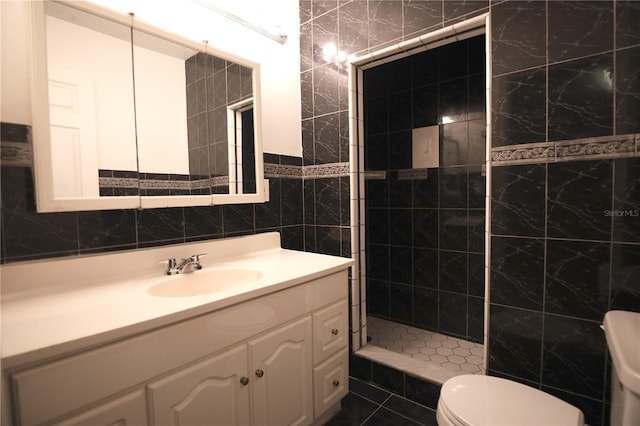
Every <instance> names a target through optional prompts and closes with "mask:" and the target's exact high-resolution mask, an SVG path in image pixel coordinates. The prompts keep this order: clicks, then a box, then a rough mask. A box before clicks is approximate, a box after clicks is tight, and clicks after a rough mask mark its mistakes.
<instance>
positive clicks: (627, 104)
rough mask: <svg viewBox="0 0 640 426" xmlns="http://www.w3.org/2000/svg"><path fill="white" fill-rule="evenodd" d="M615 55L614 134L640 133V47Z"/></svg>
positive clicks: (618, 52) (619, 51)
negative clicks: (639, 71)
mask: <svg viewBox="0 0 640 426" xmlns="http://www.w3.org/2000/svg"><path fill="white" fill-rule="evenodd" d="M615 54H616V96H615V98H616V118H615V119H616V134H618V135H623V134H627V133H640V120H639V119H638V117H640V74H639V73H638V69H640V46H636V47H632V48H629V49H623V50H617V51H616V53H615Z"/></svg>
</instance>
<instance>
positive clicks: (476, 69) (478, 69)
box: [465, 34, 487, 90]
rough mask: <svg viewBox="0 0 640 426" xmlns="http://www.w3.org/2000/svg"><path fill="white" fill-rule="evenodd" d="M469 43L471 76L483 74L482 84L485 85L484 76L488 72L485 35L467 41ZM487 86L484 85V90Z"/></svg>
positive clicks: (468, 53) (468, 54)
mask: <svg viewBox="0 0 640 426" xmlns="http://www.w3.org/2000/svg"><path fill="white" fill-rule="evenodd" d="M465 42H466V43H467V57H468V68H467V70H468V71H467V72H468V74H469V75H477V74H482V80H483V81H482V82H483V83H484V74H485V73H486V72H487V66H486V59H487V53H486V50H487V46H486V37H485V35H484V34H480V35H477V36H475V37H472V38H470V39H467V40H465ZM484 88H485V86H484V84H483V86H482V89H483V90H484Z"/></svg>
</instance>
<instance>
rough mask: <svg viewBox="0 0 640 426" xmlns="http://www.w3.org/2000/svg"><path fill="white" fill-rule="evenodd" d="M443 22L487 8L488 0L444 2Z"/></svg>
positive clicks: (453, 0) (451, 0)
mask: <svg viewBox="0 0 640 426" xmlns="http://www.w3.org/2000/svg"><path fill="white" fill-rule="evenodd" d="M443 3H444V20H445V22H446V21H448V20H450V19H455V18H460V17H461V16H464V15H467V14H470V13H474V12H478V11H480V10H481V9H484V8H486V7H488V6H489V0H447V1H444V2H443Z"/></svg>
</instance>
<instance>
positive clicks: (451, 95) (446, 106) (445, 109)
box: [438, 77, 469, 123]
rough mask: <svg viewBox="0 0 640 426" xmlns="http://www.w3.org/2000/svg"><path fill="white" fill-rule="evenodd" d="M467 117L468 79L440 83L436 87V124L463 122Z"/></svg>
mask: <svg viewBox="0 0 640 426" xmlns="http://www.w3.org/2000/svg"><path fill="white" fill-rule="evenodd" d="M468 116H469V88H468V79H467V78H466V77H463V78H458V79H455V80H448V81H445V82H441V83H440V84H439V85H438V122H439V123H445V122H446V123H451V122H454V121H464V120H467V119H468ZM445 117H446V118H445Z"/></svg>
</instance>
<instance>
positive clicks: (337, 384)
mask: <svg viewBox="0 0 640 426" xmlns="http://www.w3.org/2000/svg"><path fill="white" fill-rule="evenodd" d="M332 383H333V386H335V387H338V386H340V380H334V381H333V382H332Z"/></svg>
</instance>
